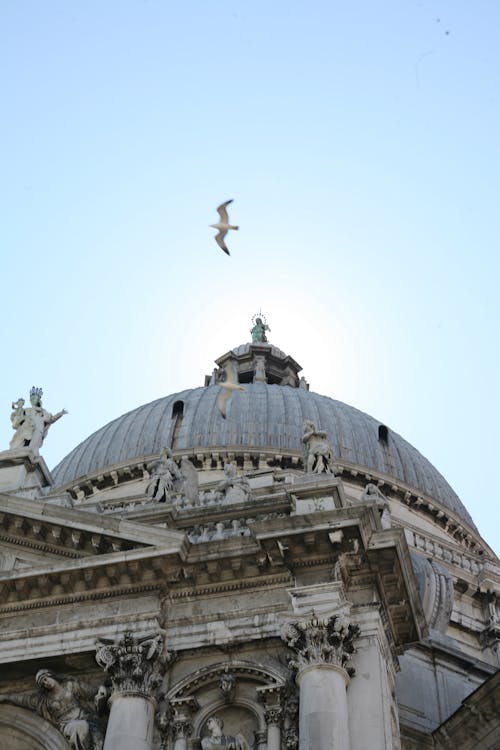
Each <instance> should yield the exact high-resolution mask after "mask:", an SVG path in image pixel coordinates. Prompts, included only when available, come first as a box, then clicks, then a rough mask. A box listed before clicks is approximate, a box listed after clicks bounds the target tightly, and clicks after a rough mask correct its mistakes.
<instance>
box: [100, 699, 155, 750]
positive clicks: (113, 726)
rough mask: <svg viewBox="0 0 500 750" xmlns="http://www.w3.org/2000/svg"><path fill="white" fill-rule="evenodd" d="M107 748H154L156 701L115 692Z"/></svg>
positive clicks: (112, 700)
mask: <svg viewBox="0 0 500 750" xmlns="http://www.w3.org/2000/svg"><path fill="white" fill-rule="evenodd" d="M110 703H111V711H110V714H109V721H108V728H107V731H106V739H105V740H104V748H103V750H152V748H153V727H154V714H155V701H154V700H149V699H147V698H144V697H143V696H140V695H133V694H131V695H127V694H126V693H114V694H113V695H112V696H111V698H110Z"/></svg>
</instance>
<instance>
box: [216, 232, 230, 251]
mask: <svg viewBox="0 0 500 750" xmlns="http://www.w3.org/2000/svg"><path fill="white" fill-rule="evenodd" d="M226 234H227V229H221V230H220V232H218V233H217V234H216V235H215V241H216V243H217V244H218V246H219V247H220V249H221V250H224V252H225V253H227V255H231V253H230V252H229V250H228V249H227V247H226V243H225V242H224V237H225V236H226Z"/></svg>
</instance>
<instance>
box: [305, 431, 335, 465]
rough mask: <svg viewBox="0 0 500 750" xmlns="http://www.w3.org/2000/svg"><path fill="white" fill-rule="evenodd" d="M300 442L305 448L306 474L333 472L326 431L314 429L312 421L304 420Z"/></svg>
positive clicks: (330, 449) (331, 454)
mask: <svg viewBox="0 0 500 750" xmlns="http://www.w3.org/2000/svg"><path fill="white" fill-rule="evenodd" d="M302 442H303V443H304V448H305V461H304V468H305V470H306V472H307V473H308V474H335V471H336V467H335V464H334V462H333V450H332V446H331V445H330V443H329V442H328V439H327V436H326V432H323V431H321V430H317V429H316V425H315V424H314V422H311V421H310V420H306V421H305V422H304V434H303V435H302Z"/></svg>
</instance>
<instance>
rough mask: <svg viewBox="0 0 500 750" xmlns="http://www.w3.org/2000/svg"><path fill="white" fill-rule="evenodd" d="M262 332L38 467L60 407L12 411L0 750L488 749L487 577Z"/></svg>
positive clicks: (494, 626)
mask: <svg viewBox="0 0 500 750" xmlns="http://www.w3.org/2000/svg"><path fill="white" fill-rule="evenodd" d="M268 330H269V329H268V327H267V326H266V324H265V322H263V320H262V318H258V319H257V320H255V325H254V327H253V329H252V341H251V342H249V343H245V344H243V345H240V346H237V347H235V348H234V349H232V350H231V351H229V352H227V353H226V354H224V355H222V356H221V357H219V358H218V359H217V360H216V368H215V370H214V372H213V373H212V375H211V376H207V377H206V378H205V383H204V385H203V386H202V387H199V388H194V389H188V390H185V391H182V392H180V393H176V394H172V395H169V396H166V397H164V398H161V399H158V400H157V401H154V402H152V403H149V404H146V405H144V406H140V407H138V408H135V409H133V410H132V411H130V412H128V413H127V414H124V415H122V416H120V417H119V418H118V419H116V420H114V421H113V422H111V423H110V424H108V425H105V426H103V427H102V428H101V429H99V430H98V431H97V432H96V433H94V434H93V435H91V436H90V437H89V438H87V439H86V440H84V441H83V442H82V443H81V444H80V445H79V446H77V447H76V448H75V449H74V450H72V451H71V452H70V453H69V454H68V455H67V456H66V457H65V458H64V459H63V460H62V461H61V462H60V463H59V465H58V466H56V467H55V468H54V469H53V470H52V471H49V469H48V468H47V466H46V464H45V461H44V459H43V449H42V443H43V440H44V438H45V437H46V434H47V431H48V429H49V427H50V425H51V424H53V422H55V421H56V420H57V419H59V418H60V417H62V416H63V414H64V412H60V413H58V414H55V415H52V414H50V413H49V412H48V411H46V410H45V409H44V408H43V406H42V400H41V399H42V393H41V391H40V390H39V389H37V388H34V389H32V392H31V394H30V397H31V398H30V401H31V404H30V406H26V404H25V402H24V401H23V400H22V399H20V400H19V401H17V402H15V403H13V405H12V416H11V419H12V426H13V428H14V433H13V439H12V442H11V445H10V447H9V448H7V449H6V450H3V451H2V452H1V453H0V658H1V663H2V667H1V671H0V748H1V749H2V750H103V749H104V750H189V749H191V750H193V749H194V748H202V750H210V748H212V749H214V748H215V749H217V748H232V749H233V750H250V749H252V750H416V749H417V748H423V749H424V750H425V749H426V748H428V749H429V750H431V748H435V749H442V750H445V749H447V748H453V749H454V750H458V749H460V750H495V749H496V750H498V748H500V718H499V717H500V672H499V669H498V668H499V650H498V644H499V637H500V612H499V600H498V597H499V596H500V566H499V561H498V558H497V557H496V555H495V554H494V552H493V551H492V550H491V549H490V548H489V547H488V545H487V544H486V543H485V541H484V540H483V539H482V538H481V536H480V534H479V533H478V531H477V529H476V527H475V525H474V522H473V520H472V518H471V517H470V515H469V513H468V511H467V510H466V508H465V507H464V506H463V504H462V503H461V501H460V499H459V498H458V497H457V495H456V494H455V493H454V491H453V490H452V488H451V487H450V486H449V484H448V483H447V482H446V480H445V479H444V478H443V477H442V476H441V475H440V474H439V472H438V471H437V470H436V469H435V468H434V467H433V466H432V465H431V464H430V463H429V462H428V461H427V460H426V459H425V458H424V457H423V456H422V455H421V454H420V453H419V452H418V451H417V450H416V449H415V448H413V447H412V446H411V445H410V444H409V443H407V442H406V441H405V440H404V439H403V438H402V437H400V436H399V435H397V434H395V433H394V432H392V430H391V429H390V428H389V427H388V426H387V425H384V424H382V423H380V422H378V421H377V420H375V419H373V418H372V417H370V416H369V415H367V414H364V413H363V412H361V411H359V410H357V409H355V408H353V407H351V406H348V405H346V404H343V403H341V402H339V401H335V400H333V399H331V398H329V397H327V396H322V395H319V394H317V393H314V392H313V391H312V390H310V389H309V385H308V383H307V382H306V381H305V379H304V378H303V377H300V374H299V373H300V372H301V368H300V366H299V365H298V363H297V362H296V361H295V360H294V359H293V358H292V357H291V356H289V355H287V354H285V353H284V352H283V351H281V350H280V349H278V348H277V347H276V346H274V345H273V344H271V343H269V342H268V341H267V336H266V332H267V331H268ZM53 429H57V427H54V428H53ZM41 449H42V451H41Z"/></svg>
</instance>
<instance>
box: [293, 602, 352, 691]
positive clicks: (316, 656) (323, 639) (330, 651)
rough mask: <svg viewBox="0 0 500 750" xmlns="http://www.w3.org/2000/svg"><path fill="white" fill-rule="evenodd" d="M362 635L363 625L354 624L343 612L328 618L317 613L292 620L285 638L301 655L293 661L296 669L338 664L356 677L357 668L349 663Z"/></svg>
mask: <svg viewBox="0 0 500 750" xmlns="http://www.w3.org/2000/svg"><path fill="white" fill-rule="evenodd" d="M358 634H359V626H358V625H352V624H351V623H350V622H349V620H348V618H347V617H345V615H342V614H339V615H333V616H332V617H330V618H329V619H328V620H319V619H318V618H317V617H316V616H313V617H312V618H311V619H310V620H307V621H305V622H304V621H302V622H290V623H288V624H287V625H285V626H284V627H283V629H282V632H281V637H282V639H283V640H284V642H285V643H286V645H287V646H289V648H291V649H293V651H295V652H296V654H297V657H296V659H295V660H294V661H293V666H294V667H295V668H297V669H299V670H300V669H303V668H304V667H308V666H311V665H314V664H334V665H336V666H337V667H342V668H343V669H345V670H346V672H347V673H348V674H349V675H350V676H351V677H352V675H354V669H353V668H352V667H350V666H349V661H350V659H351V656H352V654H353V653H354V650H355V649H354V643H353V642H354V639H355V638H356V637H357V635H358Z"/></svg>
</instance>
